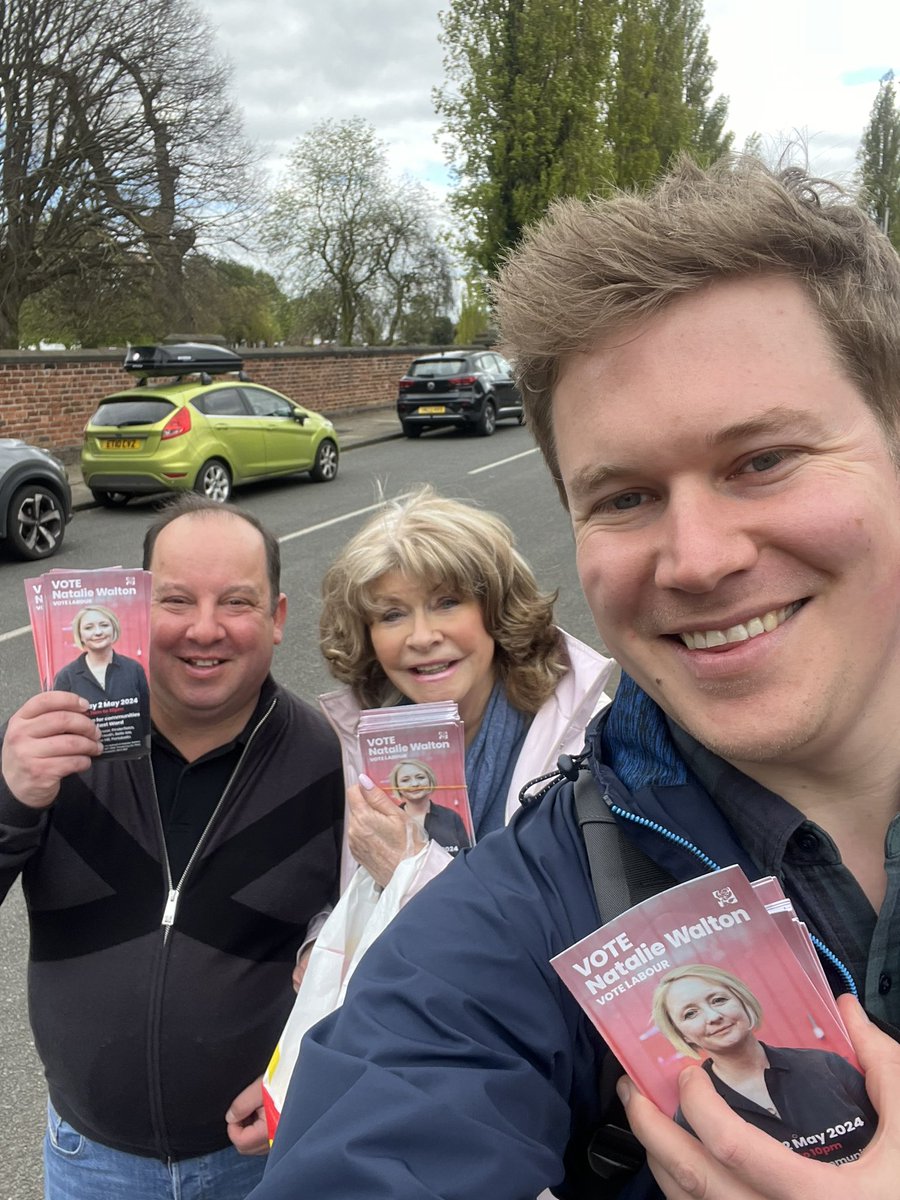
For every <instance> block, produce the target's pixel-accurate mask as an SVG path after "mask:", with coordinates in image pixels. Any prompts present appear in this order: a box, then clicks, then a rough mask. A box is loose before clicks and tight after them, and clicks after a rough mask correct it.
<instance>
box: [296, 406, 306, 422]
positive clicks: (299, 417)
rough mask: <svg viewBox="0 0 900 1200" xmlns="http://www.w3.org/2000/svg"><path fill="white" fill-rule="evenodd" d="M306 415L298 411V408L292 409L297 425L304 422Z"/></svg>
mask: <svg viewBox="0 0 900 1200" xmlns="http://www.w3.org/2000/svg"><path fill="white" fill-rule="evenodd" d="M306 416H307V414H306V413H305V412H300V410H299V409H298V408H295V409H294V420H295V421H296V422H297V424H298V425H305V424H306Z"/></svg>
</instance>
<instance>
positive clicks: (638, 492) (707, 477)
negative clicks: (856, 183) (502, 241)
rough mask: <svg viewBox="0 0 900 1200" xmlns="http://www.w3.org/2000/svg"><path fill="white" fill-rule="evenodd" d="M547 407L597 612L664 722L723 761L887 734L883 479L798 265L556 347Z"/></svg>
mask: <svg viewBox="0 0 900 1200" xmlns="http://www.w3.org/2000/svg"><path fill="white" fill-rule="evenodd" d="M553 416H554V430H555V434H556V441H557V447H558V451H559V461H560V467H561V471H562V477H563V481H564V484H565V488H566V492H567V495H568V498H569V505H570V508H571V514H572V522H573V526H574V530H575V538H576V545H577V558H578V570H579V574H580V577H581V582H582V586H583V588H584V591H585V594H586V596H587V599H588V602H589V604H590V606H591V609H592V612H593V614H594V619H595V621H596V623H597V627H598V629H599V631H600V633H601V635H602V636H603V639H604V641H605V642H606V645H607V646H608V647H609V649H610V651H611V652H612V653H613V654H614V655H615V657H616V658H617V659H618V660H619V661H620V662H621V663H622V665H623V667H624V668H625V670H626V671H627V672H628V673H629V674H630V675H631V676H632V677H633V678H634V679H635V680H636V681H637V682H638V683H639V684H640V685H641V687H643V688H644V689H645V690H646V691H647V692H648V693H649V694H650V695H651V696H653V698H654V699H655V700H657V701H658V703H659V704H660V705H661V706H662V707H663V708H664V709H665V710H666V711H667V712H668V713H670V714H671V715H672V716H673V717H674V719H675V720H676V721H677V722H678V723H679V724H681V725H682V726H684V727H685V728H686V729H687V730H688V731H689V732H691V733H692V734H693V735H694V736H695V737H696V738H697V739H698V740H699V741H701V742H702V743H703V744H705V745H706V746H708V747H709V748H710V749H712V750H714V751H715V752H716V753H718V754H720V755H721V756H723V757H724V758H726V759H729V760H730V761H732V762H735V763H741V762H742V761H743V762H746V763H752V762H767V761H773V760H774V761H779V762H785V763H788V762H790V763H796V764H803V765H807V764H808V765H809V766H810V767H815V766H825V756H826V755H827V754H840V753H841V749H842V744H843V747H844V749H847V748H849V747H848V746H847V744H846V739H847V738H848V737H850V738H854V739H855V740H854V742H853V743H852V745H853V746H854V747H855V749H856V750H857V752H859V753H862V754H864V753H865V752H866V750H867V749H868V750H871V749H872V747H873V746H876V745H878V746H883V745H884V743H885V739H886V738H893V737H895V736H896V735H895V734H894V733H892V732H891V731H892V730H893V729H894V727H895V726H896V709H897V698H898V696H900V691H898V688H900V478H898V473H897V470H896V468H895V467H894V465H893V463H892V461H891V458H890V454H889V450H888V445H887V443H886V439H885V437H884V435H883V433H882V431H881V429H880V427H879V425H878V424H877V422H876V420H875V418H874V417H873V416H872V414H871V412H870V410H869V409H868V408H867V406H866V404H865V402H864V401H863V399H862V396H861V394H860V392H859V391H858V389H857V388H856V387H855V386H854V384H852V383H851V382H850V381H849V380H848V378H847V377H846V375H845V373H844V372H843V370H842V369H841V368H840V367H839V366H838V365H837V363H836V361H835V357H834V355H833V353H832V352H831V350H830V346H829V343H828V341H827V339H826V336H825V334H824V333H823V331H822V330H821V328H820V327H819V324H818V321H817V318H816V315H815V311H814V309H813V308H812V306H811V304H810V302H809V301H808V300H807V299H806V297H805V295H804V294H803V292H802V291H801V290H800V288H799V286H798V285H797V284H795V283H792V282H790V281H788V280H785V279H779V278H768V279H760V280H754V281H748V280H741V281H733V282H731V281H729V282H720V283H716V284H714V285H712V286H710V287H708V288H707V289H705V290H703V291H702V292H698V293H695V294H693V295H691V296H690V297H687V298H685V299H682V300H678V301H675V302H674V303H673V304H672V305H671V306H670V307H669V308H667V309H666V310H665V311H663V312H662V313H660V314H658V315H657V316H655V317H653V318H651V319H650V320H648V321H647V322H645V323H644V324H643V325H642V326H640V327H639V328H637V329H635V330H632V331H631V332H629V333H626V334H622V336H621V337H619V338H616V339H614V340H613V341H611V342H610V343H609V344H604V345H602V346H600V347H598V348H597V349H594V350H592V351H590V352H588V353H584V354H576V355H573V356H572V357H571V358H570V359H569V360H568V361H567V362H566V363H565V364H564V366H563V369H562V372H561V374H560V378H559V382H558V384H557V387H556V389H555V392H554V398H553Z"/></svg>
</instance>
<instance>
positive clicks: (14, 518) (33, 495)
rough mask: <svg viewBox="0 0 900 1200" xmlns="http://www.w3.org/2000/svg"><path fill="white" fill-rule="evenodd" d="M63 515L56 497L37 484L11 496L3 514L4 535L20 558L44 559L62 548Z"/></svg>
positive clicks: (29, 485)
mask: <svg viewBox="0 0 900 1200" xmlns="http://www.w3.org/2000/svg"><path fill="white" fill-rule="evenodd" d="M65 532H66V514H65V512H64V511H63V507H62V505H61V504H60V502H59V499H58V497H57V496H55V495H54V494H53V492H51V491H50V490H49V488H45V487H43V486H42V485H41V484H39V483H26V484H25V485H24V486H23V487H20V488H19V489H18V491H16V492H14V493H13V498H12V500H11V501H10V504H9V511H8V513H7V514H6V536H7V539H8V540H9V543H10V545H11V546H12V548H13V550H14V551H15V552H16V554H18V555H19V557H20V558H24V559H28V560H29V561H32V560H34V559H36V558H47V557H48V556H49V555H50V554H54V553H55V552H56V551H57V550H58V549H59V548H60V546H61V545H62V540H63V537H64V535H65Z"/></svg>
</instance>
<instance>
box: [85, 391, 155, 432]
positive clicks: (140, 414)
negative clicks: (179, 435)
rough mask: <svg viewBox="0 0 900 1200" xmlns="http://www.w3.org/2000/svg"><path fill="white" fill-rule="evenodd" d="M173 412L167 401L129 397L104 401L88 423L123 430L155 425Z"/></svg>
mask: <svg viewBox="0 0 900 1200" xmlns="http://www.w3.org/2000/svg"><path fill="white" fill-rule="evenodd" d="M174 411H175V405H174V404H172V403H171V402H170V401H168V400H160V399H153V398H151V397H149V396H148V397H146V398H141V399H140V400H134V399H132V398H131V397H130V396H129V397H128V398H127V399H122V400H116V399H112V400H104V402H103V403H102V404H101V405H100V407H99V408H98V409H97V411H96V412H95V413H94V415H93V416H92V417H91V421H90V423H91V425H104V426H108V427H110V428H114V429H124V428H125V426H127V425H155V424H156V422H157V421H164V420H165V419H166V417H170V416H171V415H172V413H173V412H174Z"/></svg>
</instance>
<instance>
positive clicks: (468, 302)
mask: <svg viewBox="0 0 900 1200" xmlns="http://www.w3.org/2000/svg"><path fill="white" fill-rule="evenodd" d="M490 328H491V305H490V301H489V300H488V296H487V292H486V290H485V286H484V278H483V277H482V276H478V275H476V274H475V273H474V272H469V275H468V277H467V279H466V282H465V287H464V289H463V297H462V304H461V306H460V309H459V320H458V321H457V322H456V344H457V346H471V345H472V344H473V343H474V342H475V341H476V340H477V339H479V338H483V337H484V335H485V334H486V333H487V332H488V330H489V329H490Z"/></svg>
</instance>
